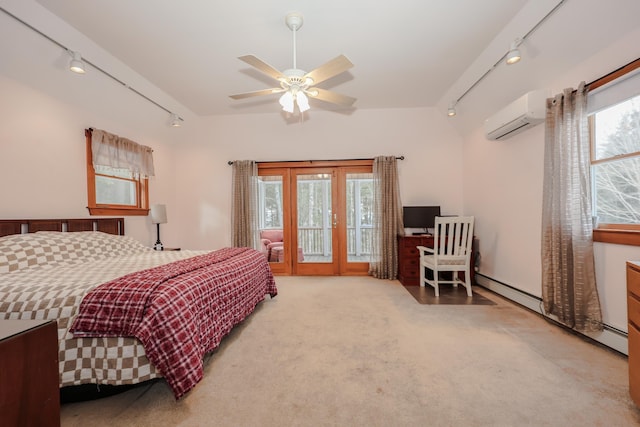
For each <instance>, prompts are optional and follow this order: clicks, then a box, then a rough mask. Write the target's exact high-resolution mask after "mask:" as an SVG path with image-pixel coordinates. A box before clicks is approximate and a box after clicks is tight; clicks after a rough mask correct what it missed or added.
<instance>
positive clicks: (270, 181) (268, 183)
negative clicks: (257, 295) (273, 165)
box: [258, 175, 284, 263]
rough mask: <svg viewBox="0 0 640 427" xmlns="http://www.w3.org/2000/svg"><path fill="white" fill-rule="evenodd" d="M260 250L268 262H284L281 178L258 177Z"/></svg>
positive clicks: (276, 176) (277, 176) (275, 176)
mask: <svg viewBox="0 0 640 427" xmlns="http://www.w3.org/2000/svg"><path fill="white" fill-rule="evenodd" d="M258 204H259V207H258V221H259V226H260V248H261V250H262V251H263V252H264V254H265V256H266V257H267V259H268V260H269V262H273V263H283V262H284V227H283V225H284V207H283V187H282V176H279V175H274V176H260V177H258Z"/></svg>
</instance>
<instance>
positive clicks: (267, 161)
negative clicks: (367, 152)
mask: <svg viewBox="0 0 640 427" xmlns="http://www.w3.org/2000/svg"><path fill="white" fill-rule="evenodd" d="M353 160H375V159H372V158H369V159H326V160H263V161H261V162H256V163H298V162H310V163H313V162H348V161H353ZM396 160H404V156H396ZM227 164H228V165H232V164H233V160H229V161H228V162H227Z"/></svg>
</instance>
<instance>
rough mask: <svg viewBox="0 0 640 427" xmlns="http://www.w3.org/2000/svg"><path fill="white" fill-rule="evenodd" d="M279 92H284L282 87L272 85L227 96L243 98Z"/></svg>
mask: <svg viewBox="0 0 640 427" xmlns="http://www.w3.org/2000/svg"><path fill="white" fill-rule="evenodd" d="M280 92H284V89H282V88H281V87H274V88H271V89H262V90H256V91H253V92H245V93H239V94H236V95H229V98H232V99H244V98H251V97H254V96H262V95H271V94H272V93H280Z"/></svg>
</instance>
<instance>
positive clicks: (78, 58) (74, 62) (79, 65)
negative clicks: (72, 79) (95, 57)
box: [69, 51, 85, 74]
mask: <svg viewBox="0 0 640 427" xmlns="http://www.w3.org/2000/svg"><path fill="white" fill-rule="evenodd" d="M69 54H71V57H72V59H71V61H70V62H69V70H70V71H73V72H74V73H77V74H84V73H85V69H84V62H82V55H80V52H74V51H69Z"/></svg>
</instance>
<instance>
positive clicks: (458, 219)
mask: <svg viewBox="0 0 640 427" xmlns="http://www.w3.org/2000/svg"><path fill="white" fill-rule="evenodd" d="M473 224H474V217H472V216H455V217H436V220H435V230H434V235H433V248H427V247H425V246H418V247H417V248H418V250H419V251H420V286H425V284H429V285H431V286H433V287H434V289H435V292H436V296H437V297H438V296H440V289H439V288H438V287H439V285H440V284H441V283H442V284H453V285H454V286H458V284H461V285H464V287H465V288H466V289H467V295H468V296H472V293H471V251H472V248H471V247H472V244H473ZM425 269H427V270H431V271H432V272H433V279H429V278H427V277H426V275H425ZM441 272H450V273H451V275H452V277H451V279H450V280H448V279H442V278H440V277H439V273H441ZM458 272H464V281H463V280H461V279H460V278H459V276H458Z"/></svg>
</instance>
